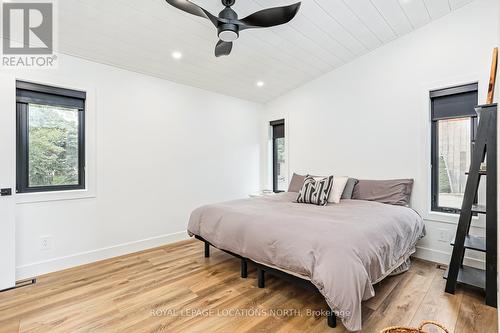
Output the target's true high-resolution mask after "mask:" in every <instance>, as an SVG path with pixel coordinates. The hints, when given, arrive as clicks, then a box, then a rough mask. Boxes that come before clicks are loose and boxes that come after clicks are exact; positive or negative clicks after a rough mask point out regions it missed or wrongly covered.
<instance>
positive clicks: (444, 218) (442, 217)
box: [423, 211, 479, 224]
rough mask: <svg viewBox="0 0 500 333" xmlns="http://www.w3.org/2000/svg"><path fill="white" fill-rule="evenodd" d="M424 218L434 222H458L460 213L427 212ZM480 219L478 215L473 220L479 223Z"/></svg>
mask: <svg viewBox="0 0 500 333" xmlns="http://www.w3.org/2000/svg"><path fill="white" fill-rule="evenodd" d="M423 218H424V220H427V221H433V222H441V223H449V224H458V219H459V218H460V214H453V213H444V212H434V211H431V212H427V214H426V215H425V216H423ZM478 221H479V217H478V216H473V217H472V222H473V223H477V222H478Z"/></svg>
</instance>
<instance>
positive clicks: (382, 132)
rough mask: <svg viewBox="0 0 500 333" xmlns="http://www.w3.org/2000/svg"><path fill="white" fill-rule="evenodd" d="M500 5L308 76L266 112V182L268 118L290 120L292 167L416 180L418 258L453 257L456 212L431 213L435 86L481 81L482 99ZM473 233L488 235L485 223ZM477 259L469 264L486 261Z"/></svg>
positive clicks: (485, 4)
mask: <svg viewBox="0 0 500 333" xmlns="http://www.w3.org/2000/svg"><path fill="white" fill-rule="evenodd" d="M496 6H497V1H495V0H477V1H475V2H473V3H472V4H470V5H467V6H465V7H463V8H461V9H459V10H457V11H456V12H454V13H451V14H450V15H448V16H445V17H444V18H442V19H439V20H437V21H435V22H433V23H431V24H429V25H427V26H425V27H423V28H421V29H418V30H417V31H415V32H413V33H411V34H409V35H406V36H404V37H402V38H400V39H397V40H395V41H393V42H391V43H389V44H388V45H386V46H383V47H381V48H379V49H377V50H375V51H373V52H371V53H369V54H367V55H365V56H363V57H361V58H358V59H356V60H355V61H353V62H351V63H349V64H347V65H345V66H343V67H341V68H339V69H337V70H335V71H333V72H330V73H328V74H326V75H324V76H323V77H321V78H319V79H317V80H315V81H313V82H310V83H308V84H306V85H304V86H302V87H300V88H298V89H296V90H294V91H292V92H290V93H287V94H286V95H284V96H282V97H280V98H278V99H277V100H275V101H273V102H271V103H269V104H268V105H266V106H265V109H264V114H265V116H264V120H263V125H262V127H263V130H262V134H261V136H262V142H261V146H262V147H263V151H262V153H261V154H262V155H261V156H262V165H261V172H262V176H261V186H262V187H263V188H269V187H270V186H271V184H270V175H269V158H268V155H269V150H268V149H267V148H268V138H269V136H268V131H267V126H268V121H270V120H274V119H280V118H285V119H286V127H287V128H286V129H287V132H286V136H287V141H288V158H289V172H290V173H292V172H298V173H312V174H331V173H334V174H337V175H349V176H353V177H359V178H364V179H388V178H407V177H408V178H414V179H415V187H414V192H413V198H412V206H413V207H414V208H415V209H417V210H418V211H419V212H420V213H421V214H422V215H423V216H424V217H425V219H426V225H427V231H428V235H427V237H425V239H424V240H422V241H421V242H420V244H419V253H418V254H419V255H420V256H421V257H424V258H427V259H430V260H435V261H439V262H443V263H447V262H448V261H449V253H451V247H450V246H449V243H448V242H443V241H439V240H438V237H439V234H440V232H441V230H443V231H445V232H446V233H447V234H448V237H449V238H452V237H454V234H455V229H456V222H457V218H456V217H455V216H450V215H446V214H431V213H430V212H429V210H430V209H429V201H430V200H429V192H430V186H429V184H430V173H429V168H430V121H429V97H428V96H429V95H428V94H429V90H431V89H436V88H442V87H447V86H451V85H456V84H463V83H469V82H474V81H479V84H480V88H479V89H480V102H483V103H484V102H485V96H486V91H487V81H488V75H489V67H490V59H491V49H492V47H493V46H495V45H496V44H497V41H498V28H497V27H498V25H497V21H498V17H497V13H498V11H497V9H496ZM475 225H476V226H477V228H473V232H478V233H481V232H482V230H481V229H482V228H483V227H484V221H479V222H476V223H475ZM478 258H479V260H477V259H476V260H471V259H469V261H471V264H475V265H481V260H480V259H481V258H480V257H478Z"/></svg>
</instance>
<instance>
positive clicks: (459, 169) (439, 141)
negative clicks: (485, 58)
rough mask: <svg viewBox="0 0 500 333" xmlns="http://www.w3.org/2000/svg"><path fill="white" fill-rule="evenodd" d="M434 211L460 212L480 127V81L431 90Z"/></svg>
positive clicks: (432, 205) (432, 206) (432, 203)
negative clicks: (477, 108)
mask: <svg viewBox="0 0 500 333" xmlns="http://www.w3.org/2000/svg"><path fill="white" fill-rule="evenodd" d="M430 98H431V115H432V128H431V136H432V149H431V151H432V156H431V158H432V182H431V183H432V199H431V200H432V202H431V208H432V210H433V211H438V212H446V213H455V214H459V213H460V208H461V206H462V201H463V195H464V191H465V184H466V182H467V174H466V173H467V172H468V171H469V166H470V162H471V156H472V147H473V144H474V138H475V136H476V130H477V114H476V112H475V110H474V108H475V107H476V106H477V104H478V85H477V83H475V84H469V85H463V86H457V87H453V88H448V89H441V90H436V91H431V93H430Z"/></svg>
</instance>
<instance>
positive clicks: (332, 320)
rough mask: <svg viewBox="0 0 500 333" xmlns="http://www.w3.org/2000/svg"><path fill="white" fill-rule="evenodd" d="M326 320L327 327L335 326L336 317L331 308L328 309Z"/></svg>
mask: <svg viewBox="0 0 500 333" xmlns="http://www.w3.org/2000/svg"><path fill="white" fill-rule="evenodd" d="M326 320H327V323H328V327H331V328H335V327H337V317H336V316H335V312H333V310H328V317H327V318H326Z"/></svg>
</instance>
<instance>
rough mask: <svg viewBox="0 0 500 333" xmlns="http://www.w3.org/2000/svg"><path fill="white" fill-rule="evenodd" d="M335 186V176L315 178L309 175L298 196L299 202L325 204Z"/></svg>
mask: <svg viewBox="0 0 500 333" xmlns="http://www.w3.org/2000/svg"><path fill="white" fill-rule="evenodd" d="M332 186H333V176H329V177H326V178H320V179H315V178H314V177H311V176H307V177H306V179H305V180H304V184H302V188H301V189H300V192H299V196H298V197H297V202H298V203H308V204H315V205H318V206H325V205H326V204H327V203H328V197H329V196H330V191H331V190H332Z"/></svg>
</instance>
